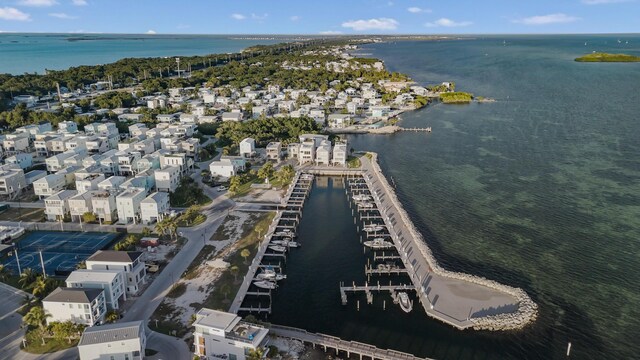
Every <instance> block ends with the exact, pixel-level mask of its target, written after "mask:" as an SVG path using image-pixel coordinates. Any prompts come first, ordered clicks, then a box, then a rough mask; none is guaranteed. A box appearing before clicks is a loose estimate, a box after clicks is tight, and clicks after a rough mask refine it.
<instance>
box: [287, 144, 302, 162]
mask: <svg viewBox="0 0 640 360" xmlns="http://www.w3.org/2000/svg"><path fill="white" fill-rule="evenodd" d="M299 153H300V144H299V143H291V144H289V145H287V156H288V158H289V159H297V158H298V154H299Z"/></svg>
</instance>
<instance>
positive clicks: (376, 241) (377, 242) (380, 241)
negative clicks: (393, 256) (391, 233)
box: [363, 238, 393, 249]
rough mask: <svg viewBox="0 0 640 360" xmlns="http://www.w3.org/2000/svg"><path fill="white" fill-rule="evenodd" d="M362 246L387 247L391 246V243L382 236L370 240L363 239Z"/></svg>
mask: <svg viewBox="0 0 640 360" xmlns="http://www.w3.org/2000/svg"><path fill="white" fill-rule="evenodd" d="M363 244H364V246H367V247H370V248H372V249H388V248H392V247H393V243H392V242H390V241H386V240H385V239H383V238H375V239H373V240H370V241H365V242H364V243H363Z"/></svg>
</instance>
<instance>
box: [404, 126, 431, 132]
mask: <svg viewBox="0 0 640 360" xmlns="http://www.w3.org/2000/svg"><path fill="white" fill-rule="evenodd" d="M400 131H414V132H431V126H429V127H426V128H405V127H401V128H400Z"/></svg>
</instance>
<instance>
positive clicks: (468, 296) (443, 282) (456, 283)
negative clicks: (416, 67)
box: [341, 154, 537, 330]
mask: <svg viewBox="0 0 640 360" xmlns="http://www.w3.org/2000/svg"><path fill="white" fill-rule="evenodd" d="M372 155H373V156H372V159H371V160H369V159H368V158H367V157H364V156H363V157H361V162H362V168H363V170H364V171H363V176H362V180H364V183H365V184H364V186H363V183H362V180H361V179H358V180H356V181H352V182H349V180H348V181H347V182H348V183H350V185H351V188H356V189H358V191H362V190H363V188H366V189H367V190H369V193H370V194H371V196H372V202H373V203H374V204H375V208H374V209H373V210H375V211H371V212H369V213H367V215H364V214H362V215H360V220H361V221H362V220H365V219H369V218H368V217H369V216H371V217H375V218H376V219H377V216H379V217H381V218H382V220H383V221H384V225H385V226H386V231H388V234H389V240H390V241H392V242H393V244H394V245H395V249H396V251H397V256H398V257H399V260H401V261H402V264H403V265H404V268H405V269H406V271H407V275H408V277H409V279H410V281H411V282H412V283H413V288H414V289H415V290H416V295H417V299H418V300H419V301H420V303H421V304H422V307H423V308H424V310H425V311H426V313H427V314H428V315H429V316H430V317H433V318H435V319H438V320H440V321H443V322H445V323H447V324H449V325H451V326H454V327H456V328H458V329H467V328H471V327H474V328H483V329H490V330H502V329H516V328H521V327H523V326H524V325H525V324H526V323H528V322H529V321H531V320H532V319H534V318H535V317H536V314H537V307H536V305H535V304H534V303H533V302H532V301H531V299H530V298H529V297H528V296H527V295H526V293H525V292H524V291H522V290H521V289H517V288H513V287H509V286H506V285H502V284H499V283H497V282H495V281H491V280H487V279H484V278H480V277H477V276H473V275H469V274H462V273H454V272H450V271H447V270H444V269H442V268H441V267H440V266H439V265H438V263H437V262H436V260H435V259H434V258H433V255H432V254H431V251H430V249H429V248H428V247H427V245H426V243H425V241H424V239H423V238H422V235H421V234H420V232H419V231H418V230H417V229H416V228H415V226H414V225H413V223H412V222H411V220H410V219H409V216H408V215H407V214H406V212H405V211H404V208H403V207H402V205H401V204H400V202H399V200H398V199H397V197H396V194H395V191H394V190H393V189H392V187H391V185H390V184H389V183H388V182H387V179H386V178H385V177H384V175H383V174H382V170H381V169H380V167H379V165H378V164H377V154H372ZM395 255H396V254H394V253H391V256H395ZM382 256H388V255H386V254H383V255H382ZM382 256H378V255H376V254H374V259H380V260H382ZM341 290H342V287H341Z"/></svg>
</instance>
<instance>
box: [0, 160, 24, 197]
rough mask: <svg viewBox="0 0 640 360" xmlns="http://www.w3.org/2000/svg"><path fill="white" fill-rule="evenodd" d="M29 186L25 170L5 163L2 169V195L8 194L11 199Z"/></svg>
mask: <svg viewBox="0 0 640 360" xmlns="http://www.w3.org/2000/svg"><path fill="white" fill-rule="evenodd" d="M26 186H27V181H26V178H25V176H24V171H23V170H22V169H19V168H18V167H17V166H15V165H9V166H7V165H5V166H3V167H2V169H1V170H0V195H6V196H7V197H9V198H10V199H13V198H15V197H16V196H18V195H19V194H20V192H21V191H22V189H24V188H25V187H26Z"/></svg>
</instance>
